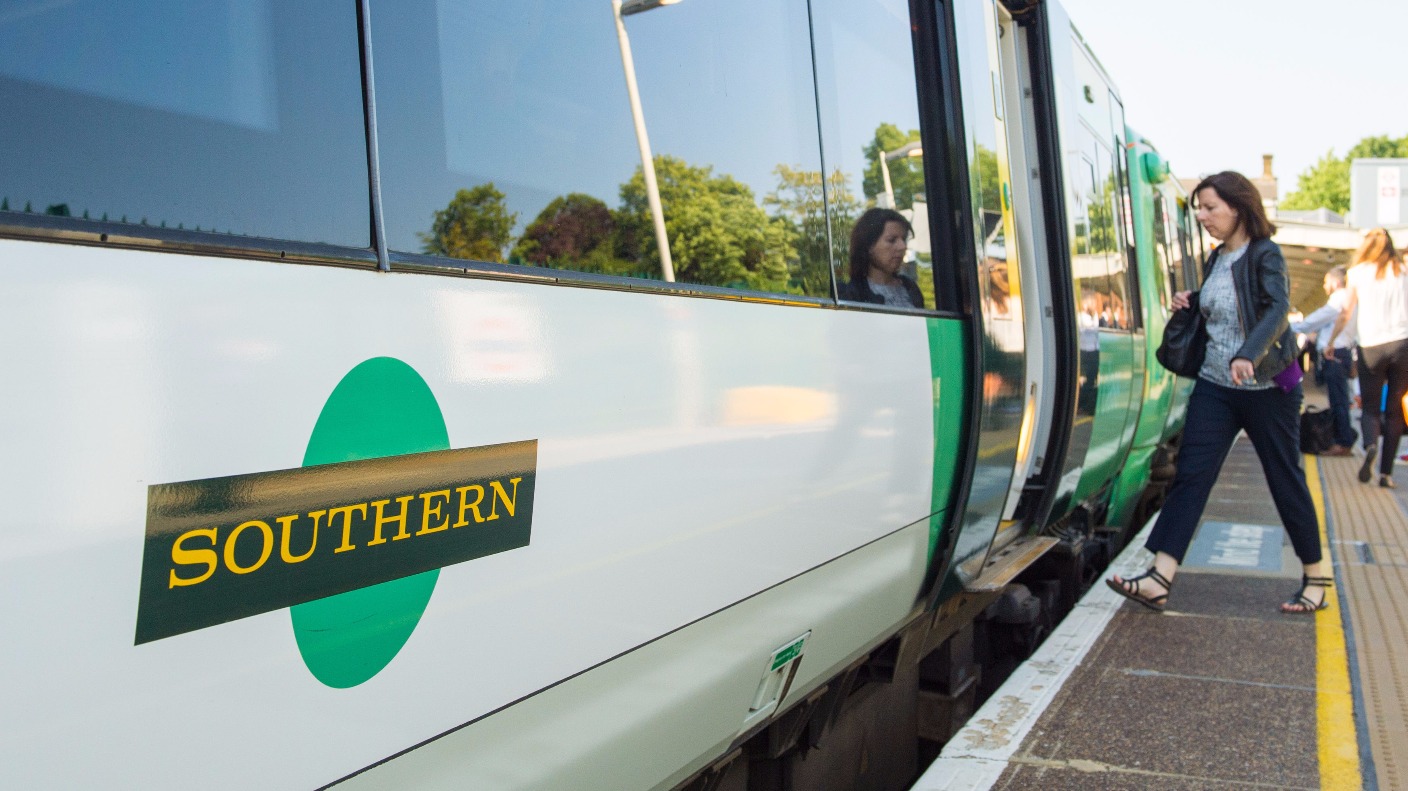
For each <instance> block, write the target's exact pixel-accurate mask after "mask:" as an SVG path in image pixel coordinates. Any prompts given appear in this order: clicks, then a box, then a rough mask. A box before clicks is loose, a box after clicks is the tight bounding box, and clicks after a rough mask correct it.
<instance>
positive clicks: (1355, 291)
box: [1331, 228, 1408, 489]
mask: <svg viewBox="0 0 1408 791" xmlns="http://www.w3.org/2000/svg"><path fill="white" fill-rule="evenodd" d="M1347 280H1348V283H1349V285H1348V287H1347V288H1346V289H1345V290H1346V291H1348V292H1349V300H1348V302H1347V303H1346V307H1345V311H1344V312H1343V313H1341V314H1340V318H1339V319H1338V320H1337V321H1336V322H1335V330H1334V332H1333V333H1331V341H1333V342H1334V343H1335V344H1336V345H1338V342H1339V336H1340V335H1341V334H1343V333H1344V332H1345V331H1346V329H1345V328H1346V327H1347V326H1348V325H1349V317H1350V316H1352V315H1353V316H1356V320H1355V330H1356V332H1357V334H1358V336H1359V348H1360V357H1359V384H1360V388H1361V392H1362V393H1363V394H1364V395H1363V408H1364V414H1363V417H1362V418H1361V419H1360V424H1359V428H1360V431H1361V432H1362V433H1363V435H1364V437H1363V440H1364V464H1363V466H1361V467H1360V468H1359V481H1360V483H1368V482H1369V480H1370V479H1371V478H1372V477H1373V475H1374V472H1373V470H1374V458H1375V456H1377V457H1378V459H1379V485H1380V486H1382V487H1384V488H1385V489H1392V488H1394V485H1393V460H1394V457H1396V456H1397V455H1398V442H1399V440H1400V439H1402V438H1403V426H1404V423H1403V394H1404V393H1405V392H1408V267H1405V266H1404V265H1403V257H1402V256H1401V255H1399V254H1398V251H1397V250H1396V249H1394V246H1393V237H1391V236H1389V234H1388V231H1386V230H1384V229H1383V228H1374V229H1373V230H1370V231H1369V232H1367V233H1366V234H1364V242H1363V243H1362V244H1360V245H1359V249H1358V250H1356V251H1354V265H1353V266H1352V267H1350V269H1349V275H1348V277H1347ZM1335 354H1336V356H1338V354H1339V352H1338V351H1337V350H1336V351H1335ZM1385 384H1387V385H1388V404H1387V410H1384V409H1383V406H1382V405H1381V401H1380V399H1381V398H1383V389H1384V385H1385ZM1380 433H1382V435H1383V444H1384V447H1383V452H1382V453H1380V452H1379V436H1380Z"/></svg>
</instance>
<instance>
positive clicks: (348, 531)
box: [309, 503, 367, 555]
mask: <svg viewBox="0 0 1408 791" xmlns="http://www.w3.org/2000/svg"><path fill="white" fill-rule="evenodd" d="M353 511H360V512H361V514H362V518H363V519H366V518H367V504H366V503H357V504H356V505H343V506H339V507H337V508H334V509H332V510H331V511H329V512H328V527H329V528H331V527H332V520H334V519H336V518H337V517H338V515H339V514H341V515H342V546H340V547H338V548H337V549H334V550H333V554H334V555H335V554H337V553H338V552H347V551H349V550H353V549H356V548H357V545H356V544H353V543H352V512H353ZM314 513H319V514H320V513H322V511H316V512H314ZM309 516H314V514H311V513H310V514H309Z"/></svg>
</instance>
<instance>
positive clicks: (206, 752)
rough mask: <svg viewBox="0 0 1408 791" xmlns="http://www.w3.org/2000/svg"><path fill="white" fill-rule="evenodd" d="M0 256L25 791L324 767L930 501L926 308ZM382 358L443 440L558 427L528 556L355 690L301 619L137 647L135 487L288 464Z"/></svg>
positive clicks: (15, 662)
mask: <svg viewBox="0 0 1408 791" xmlns="http://www.w3.org/2000/svg"><path fill="white" fill-rule="evenodd" d="M0 261H4V262H5V273H6V287H5V289H4V290H3V292H0V329H3V332H4V334H5V336H6V337H9V338H12V339H14V338H43V339H44V342H42V343H21V344H15V343H11V344H8V345H7V351H6V354H5V361H6V364H5V368H6V375H5V382H6V384H5V392H6V405H7V409H6V410H5V412H4V416H3V418H0V423H3V426H4V429H3V435H4V436H5V437H6V438H7V439H6V451H7V452H6V462H5V474H4V476H3V480H4V481H5V484H4V485H5V499H6V502H7V504H8V508H7V509H6V512H5V515H4V516H3V517H0V536H3V538H4V540H3V543H0V574H3V576H4V578H5V579H6V580H7V583H8V584H7V589H8V590H9V591H10V595H7V596H6V597H5V601H4V604H3V605H0V622H3V624H4V632H5V635H6V639H5V642H6V644H7V645H10V646H26V647H29V648H30V649H32V648H34V647H38V646H48V648H46V650H44V651H42V652H40V651H33V650H27V651H26V652H24V653H15V652H6V653H5V654H3V662H0V669H3V671H4V673H5V675H6V676H7V677H8V678H10V679H11V680H12V683H11V684H8V685H7V686H6V691H5V693H4V704H3V705H4V707H5V708H6V709H7V710H8V711H10V712H12V713H13V712H31V713H33V714H35V716H33V717H30V718H29V719H28V720H27V722H28V723H29V724H28V725H27V727H26V728H25V729H23V730H20V731H11V732H10V733H9V735H8V736H7V739H8V741H9V747H8V748H7V749H6V751H5V753H6V755H7V756H9V757H8V758H7V770H6V774H7V776H8V777H9V778H10V779H11V780H12V781H14V782H17V783H18V784H19V785H37V784H43V785H50V786H76V785H84V784H87V783H89V782H91V781H92V779H93V778H95V777H102V778H104V779H105V782H106V783H108V784H111V785H112V786H114V787H119V786H125V787H134V786H142V785H147V784H150V783H152V782H153V781H155V780H158V779H161V780H169V779H170V778H180V777H190V778H195V777H199V778H201V783H202V785H203V786H205V787H213V784H224V785H226V786H227V787H231V788H247V787H254V786H270V785H275V784H276V785H278V786H281V787H302V786H311V785H317V784H320V783H325V782H328V781H330V780H333V779H336V778H338V777H341V776H343V775H345V774H347V773H349V772H353V771H357V770H359V769H361V768H362V767H365V766H366V765H368V764H369V763H371V762H374V761H377V760H380V759H382V758H384V757H386V756H389V755H392V754H394V753H396V752H398V751H400V750H404V749H407V748H410V747H412V746H414V745H415V744H416V743H417V742H419V741H422V740H424V739H429V738H431V737H434V736H436V735H438V734H441V733H443V732H444V731H446V730H448V729H451V728H454V727H456V726H459V725H461V724H463V723H465V722H468V721H471V720H473V719H475V718H477V717H480V716H483V715H485V714H487V713H489V712H492V711H494V710H496V709H498V708H500V707H503V706H506V705H509V704H511V703H513V702H514V701H517V700H519V699H521V698H523V697H524V696H529V695H533V694H534V693H536V692H538V691H539V690H541V689H543V688H544V687H545V686H547V685H549V684H553V683H555V682H557V681H559V680H560V679H563V678H566V677H569V676H571V675H573V674H574V673H578V672H580V671H583V670H585V669H587V668H590V667H592V666H594V665H596V664H598V663H601V662H604V661H606V660H608V659H611V658H612V657H614V656H617V655H619V654H621V653H622V652H627V651H631V650H632V649H634V648H636V647H638V646H640V645H642V644H644V643H647V642H648V641H650V640H653V639H655V638H657V637H658V636H660V635H662V634H665V633H667V632H669V631H671V630H673V629H677V628H679V627H682V626H684V625H686V624H688V623H690V622H692V621H695V620H697V619H700V618H703V617H705V616H708V615H710V614H711V613H714V612H716V611H718V610H720V609H721V608H726V607H729V606H730V605H733V604H735V603H737V602H739V601H740V600H742V599H744V598H746V597H749V596H751V595H753V594H756V593H758V592H759V591H762V590H764V589H766V588H768V587H770V586H773V585H776V584H778V583H780V582H782V581H784V580H787V579H788V578H791V577H794V576H795V575H798V574H801V573H803V572H805V571H807V570H809V569H812V568H814V567H816V566H818V565H819V564H822V563H825V562H827V561H830V560H832V559H834V558H836V557H838V556H840V555H842V554H844V553H846V552H848V551H850V550H853V549H855V548H856V547H858V546H861V545H863V544H866V543H868V542H872V541H875V540H876V539H879V538H881V537H883V536H886V535H888V534H890V533H892V532H894V531H896V530H898V529H899V528H901V527H903V526H905V525H908V524H911V523H914V522H916V521H918V520H924V519H927V518H928V516H929V515H930V511H931V507H930V484H931V481H932V465H933V453H934V447H933V443H934V437H933V423H932V421H933V400H932V398H933V383H932V380H931V379H930V373H929V370H928V365H927V364H926V363H927V360H928V355H929V349H928V339H927V337H926V333H925V324H924V322H922V321H916V320H914V319H913V318H912V317H903V316H894V315H884V314H871V313H863V312H859V311H825V310H808V309H799V308H794V307H780V306H766V305H763V306H760V305H756V304H745V303H740V302H735V301H724V300H703V299H695V300H681V299H678V298H670V297H665V296H655V295H642V294H629V293H620V292H612V291H598V290H590V289H569V288H551V287H543V286H540V285H531V286H530V285H519V284H513V283H504V282H494V281H485V280H469V279H457V278H444V277H423V276H416V275H386V274H378V273H372V272H366V271H353V270H345V269H344V270H339V269H330V268H322V267H308V266H295V265H277V264H269V263H265V262H246V261H237V260H231V259H201V258H196V257H191V256H181V255H170V254H161V253H146V252H135V251H115V250H99V249H96V248H87V247H75V246H63V245H50V244H37V243H27V242H16V241H3V242H0ZM379 355H384V356H388V357H394V358H397V359H399V360H402V361H403V362H405V363H407V364H408V365H410V366H411V367H412V368H414V369H415V371H416V372H418V373H419V374H420V375H421V376H422V377H423V378H424V379H425V381H426V383H428V385H429V387H430V389H431V391H432V392H433V393H434V396H435V399H436V400H437V401H438V403H439V406H440V409H441V410H442V411H443V415H444V418H445V423H446V426H447V428H448V433H449V438H450V445H451V447H453V448H465V447H473V446H483V445H491V444H495V443H507V442H517V441H521V440H530V439H531V440H537V441H538V466H537V473H538V477H537V489H536V492H537V494H536V507H535V512H534V514H533V526H532V528H533V529H532V539H531V542H530V543H529V545H528V546H526V547H523V548H521V549H516V550H511V551H505V552H501V553H499V554H495V555H492V556H489V557H484V558H480V559H478V560H473V561H470V562H466V563H460V564H457V565H452V566H448V567H446V568H444V569H442V570H441V573H440V577H439V582H438V584H437V586H436V588H435V590H434V594H433V596H432V597H431V600H430V603H429V606H428V608H427V610H426V612H425V614H424V616H423V618H422V620H421V622H420V625H419V626H418V628H416V630H415V633H414V635H412V636H411V637H410V639H409V641H408V642H407V643H406V645H405V647H404V648H403V649H402V650H401V652H400V654H399V655H397V656H396V658H395V659H394V660H393V661H392V662H391V663H390V665H389V666H388V667H387V668H386V669H385V670H384V671H383V672H381V673H380V674H378V675H376V676H375V677H374V678H372V679H371V680H369V681H367V682H366V683H364V684H361V685H360V686H356V687H353V688H351V689H345V690H337V689H331V688H329V687H326V686H324V685H323V684H321V683H319V682H318V681H317V680H316V679H315V678H314V677H313V676H312V675H311V674H310V673H309V671H308V670H307V669H305V667H304V665H303V662H302V661H301V660H300V656H299V651H298V648H297V646H296V645H295V642H294V639H293V633H292V630H291V628H290V622H289V616H288V614H287V613H286V612H285V611H283V610H277V611H273V612H267V613H264V614H261V615H255V616H251V617H247V618H243V619H240V620H234V621H231V622H228V623H223V624H219V625H215V626H210V627H207V628H202V629H198V630H196V631H191V632H188V633H185V634H179V635H176V636H173V637H168V638H165V639H159V640H155V641H153V642H149V643H145V644H142V645H139V646H136V647H134V646H133V624H134V618H135V616H136V613H137V606H138V601H137V593H138V580H139V575H140V573H141V564H142V558H143V539H144V522H145V520H146V514H147V503H146V498H147V487H148V486H149V485H151V484H157V483H164V482H176V481H190V480H194V479H205V478H212V477H218V476H230V475H244V474H250V473H258V472H264V471H272V470H284V469H291V468H296V467H298V466H299V465H300V463H301V460H302V459H303V457H304V453H305V450H306V448H307V446H308V442H309V435H310V431H311V430H312V428H313V425H314V423H315V421H317V420H318V417H319V413H320V410H321V409H322V407H323V405H324V402H325V400H326V399H327V398H328V396H329V394H330V393H331V392H332V390H333V388H334V387H335V386H336V385H337V384H338V382H339V380H340V379H341V378H342V377H343V376H344V375H345V374H347V372H348V371H350V370H352V369H353V368H354V367H355V366H357V365H358V364H359V363H362V362H363V361H364V360H366V359H367V358H369V357H373V356H379ZM916 361H918V364H916ZM54 372H58V373H57V375H59V376H62V377H65V381H62V382H57V381H53V380H51V379H48V378H47V377H52V376H54V375H55V373H54ZM385 406H386V408H387V409H395V407H396V405H395V404H386V405H385ZM76 580H81V581H82V585H75V584H74V582H75V581H76ZM916 584H917V580H916ZM821 637H823V636H822V635H818V638H817V639H820V638H821ZM41 712H42V713H43V716H39V713H41ZM314 734H315V736H314ZM59 743H65V744H74V743H76V744H82V745H83V749H82V750H75V751H72V752H68V753H66V755H65V757H64V758H63V759H62V760H55V759H54V753H53V750H52V749H51V747H52V745H54V744H59ZM294 753H296V755H295V754H294ZM266 758H267V759H268V760H266Z"/></svg>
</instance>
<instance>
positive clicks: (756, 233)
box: [617, 155, 796, 291]
mask: <svg viewBox="0 0 1408 791" xmlns="http://www.w3.org/2000/svg"><path fill="white" fill-rule="evenodd" d="M713 171H714V169H713V168H712V167H709V166H703V167H696V166H693V165H690V164H688V163H686V162H684V161H682V160H680V159H676V158H675V157H672V156H668V155H661V156H657V157H655V177H656V181H657V182H658V183H659V186H660V202H661V203H662V204H663V206H664V213H665V233H666V236H667V237H668V238H669V244H670V256H671V258H672V259H673V261H674V267H675V276H676V278H678V279H679V280H680V281H682V282H686V283H702V284H707V285H716V286H729V287H735V288H737V287H745V288H753V289H759V290H764V291H788V290H789V289H788V287H787V286H788V269H787V262H788V260H789V259H793V258H795V257H796V252H795V251H794V250H793V249H792V246H791V243H790V241H791V240H790V238H789V237H790V234H789V232H788V228H787V224H786V223H785V222H784V221H782V220H779V219H775V218H771V217H768V215H767V213H766V212H765V211H763V209H762V207H760V206H758V204H757V203H756V202H755V200H754V198H753V191H752V190H751V189H749V187H748V185H746V184H744V183H742V182H740V181H737V180H735V179H734V178H733V177H732V176H728V175H722V176H715V175H714V172H713ZM617 221H618V224H619V225H620V226H621V228H620V231H621V234H620V238H621V239H622V240H623V244H625V245H628V246H629V248H628V249H626V250H619V249H618V251H617V253H618V255H620V256H621V257H623V258H627V259H635V260H638V261H640V262H641V264H642V265H643V266H644V267H646V268H651V269H654V270H656V271H658V270H659V268H660V253H659V251H658V249H657V248H656V242H655V234H654V232H653V230H652V220H651V217H650V209H649V206H648V203H647V199H646V194H645V177H644V176H643V175H642V173H641V169H640V168H636V172H635V173H634V174H633V175H632V176H631V179H630V180H629V181H627V182H626V183H625V184H622V185H621V211H620V213H619V214H618V215H617Z"/></svg>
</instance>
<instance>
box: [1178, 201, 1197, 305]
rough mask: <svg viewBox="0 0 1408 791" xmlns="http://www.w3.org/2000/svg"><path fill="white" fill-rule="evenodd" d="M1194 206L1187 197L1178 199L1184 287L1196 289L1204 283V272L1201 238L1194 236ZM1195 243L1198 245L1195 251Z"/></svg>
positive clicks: (1179, 242)
mask: <svg viewBox="0 0 1408 791" xmlns="http://www.w3.org/2000/svg"><path fill="white" fill-rule="evenodd" d="M1192 227H1193V218H1192V207H1191V205H1190V204H1189V202H1188V200H1187V199H1185V198H1179V199H1178V252H1179V256H1180V258H1181V259H1182V261H1183V288H1184V289H1185V290H1189V291H1196V290H1198V288H1199V287H1200V286H1201V285H1202V280H1203V272H1202V260H1203V257H1202V255H1201V252H1202V250H1201V244H1202V240H1201V239H1200V238H1195V237H1194V236H1193V231H1192ZM1194 245H1198V246H1199V247H1198V250H1197V251H1196V252H1195V250H1194Z"/></svg>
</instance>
